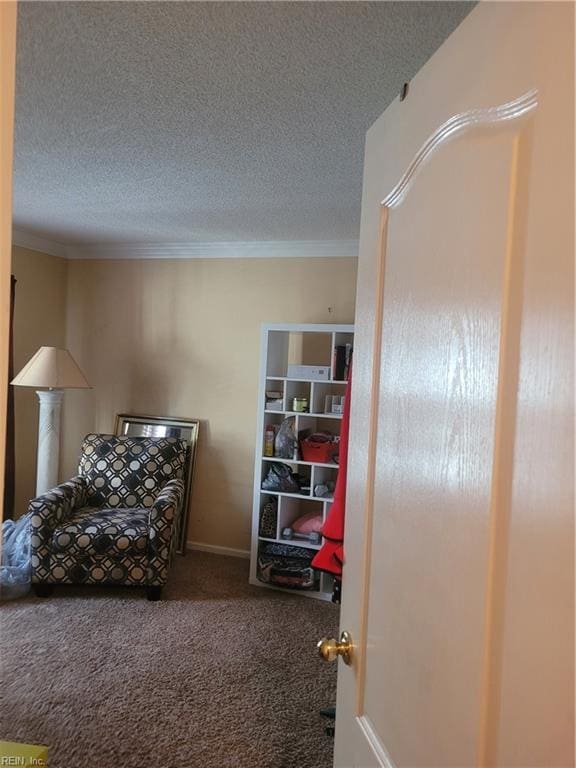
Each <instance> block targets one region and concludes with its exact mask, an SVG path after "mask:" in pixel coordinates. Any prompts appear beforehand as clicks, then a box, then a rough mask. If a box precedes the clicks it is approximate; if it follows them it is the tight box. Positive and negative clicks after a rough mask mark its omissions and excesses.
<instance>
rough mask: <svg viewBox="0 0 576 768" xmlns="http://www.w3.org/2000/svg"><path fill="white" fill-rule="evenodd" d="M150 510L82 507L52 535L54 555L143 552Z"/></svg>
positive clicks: (118, 555)
mask: <svg viewBox="0 0 576 768" xmlns="http://www.w3.org/2000/svg"><path fill="white" fill-rule="evenodd" d="M149 514H150V512H149V510H148V509H142V508H134V509H133V508H130V509H121V508H120V509H119V508H115V509H106V508H101V509H96V508H94V507H82V508H81V509H79V510H77V511H76V512H75V513H74V515H73V516H72V517H70V518H68V520H66V522H65V523H64V524H63V525H61V526H59V527H57V528H55V529H54V532H53V534H52V551H53V552H54V554H60V553H66V554H67V555H78V556H81V557H82V556H101V555H108V556H109V557H112V558H115V557H118V558H121V557H126V556H137V555H143V554H144V553H145V552H146V547H147V544H148V529H149V523H148V517H149Z"/></svg>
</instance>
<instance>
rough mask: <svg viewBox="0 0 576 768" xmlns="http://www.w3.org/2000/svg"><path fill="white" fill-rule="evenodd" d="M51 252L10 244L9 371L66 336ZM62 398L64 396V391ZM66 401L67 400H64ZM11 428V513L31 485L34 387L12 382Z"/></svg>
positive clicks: (20, 507) (60, 272)
mask: <svg viewBox="0 0 576 768" xmlns="http://www.w3.org/2000/svg"><path fill="white" fill-rule="evenodd" d="M67 266H68V262H67V261H66V260H65V259H59V258H58V257H56V256H49V255H48V254H46V253H40V252H38V251H29V250H27V249H26V248H19V247H17V246H14V247H13V249H12V274H13V275H14V276H15V277H16V280H17V283H16V300H15V304H14V371H15V372H16V373H18V371H19V370H20V369H21V368H22V366H23V365H24V364H25V363H27V362H28V360H29V359H30V358H31V357H32V355H33V354H34V353H35V352H36V350H37V349H38V348H39V347H41V346H43V345H47V346H55V347H63V346H66V345H65V336H66V271H67ZM64 397H65V402H66V397H67V395H65V396H64ZM64 407H66V405H64ZM14 410H15V431H16V440H15V443H16V446H15V447H16V501H15V504H16V508H15V511H16V516H18V515H21V514H22V513H23V512H25V511H26V508H27V503H28V501H29V499H30V498H32V497H33V496H34V491H35V488H36V449H37V445H38V443H37V440H38V398H37V396H36V393H35V391H34V390H33V389H29V388H28V387H14Z"/></svg>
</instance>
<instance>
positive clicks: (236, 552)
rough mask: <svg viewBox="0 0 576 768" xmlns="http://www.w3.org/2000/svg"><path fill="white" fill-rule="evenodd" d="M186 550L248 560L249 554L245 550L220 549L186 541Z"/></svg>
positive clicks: (198, 542) (199, 542)
mask: <svg viewBox="0 0 576 768" xmlns="http://www.w3.org/2000/svg"><path fill="white" fill-rule="evenodd" d="M186 549H195V550H197V551H198V552H211V553H212V554H213V555H227V556H228V557H243V558H246V559H249V558H250V552H249V551H248V550H247V549H233V548H232V547H221V546H219V545H218V544H204V543H203V542H201V541H187V542H186Z"/></svg>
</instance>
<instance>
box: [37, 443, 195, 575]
mask: <svg viewBox="0 0 576 768" xmlns="http://www.w3.org/2000/svg"><path fill="white" fill-rule="evenodd" d="M187 450H188V448H187V445H186V443H185V442H184V441H182V440H177V439H176V438H166V437H163V438H149V437H127V436H114V435H94V434H91V435H87V437H86V438H85V439H84V442H83V444H82V454H81V458H80V465H79V469H80V474H79V475H78V476H77V477H75V478H73V479H72V480H69V481H67V482H65V483H62V484H61V485H59V486H57V487H56V488H53V489H52V490H51V491H49V492H48V493H46V494H43V495H42V496H39V497H38V498H36V499H33V500H32V501H31V502H30V507H29V515H30V525H31V561H32V581H33V582H34V583H44V584H57V583H67V584H78V583H88V584H140V585H146V586H154V587H161V586H163V585H164V584H165V583H166V580H167V577H168V569H169V566H170V562H171V559H172V555H173V552H174V545H175V542H176V539H177V535H176V534H177V529H178V523H179V518H180V513H181V506H182V500H183V498H184V482H183V479H182V478H183V476H184V469H185V466H186V459H187Z"/></svg>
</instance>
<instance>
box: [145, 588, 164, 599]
mask: <svg viewBox="0 0 576 768" xmlns="http://www.w3.org/2000/svg"><path fill="white" fill-rule="evenodd" d="M146 597H147V599H148V600H150V602H152V603H154V602H156V601H157V600H160V598H161V597H162V587H146Z"/></svg>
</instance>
